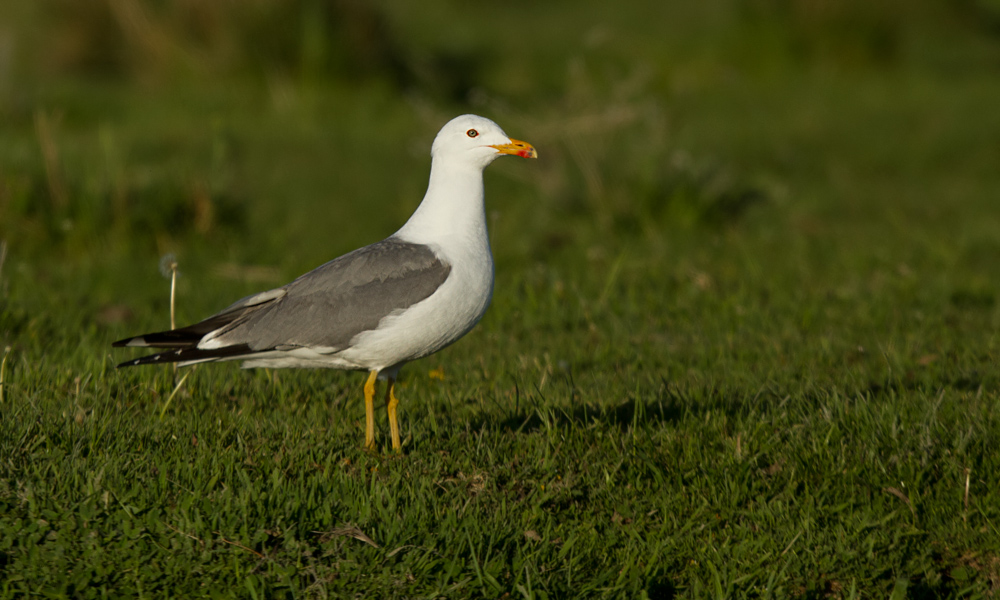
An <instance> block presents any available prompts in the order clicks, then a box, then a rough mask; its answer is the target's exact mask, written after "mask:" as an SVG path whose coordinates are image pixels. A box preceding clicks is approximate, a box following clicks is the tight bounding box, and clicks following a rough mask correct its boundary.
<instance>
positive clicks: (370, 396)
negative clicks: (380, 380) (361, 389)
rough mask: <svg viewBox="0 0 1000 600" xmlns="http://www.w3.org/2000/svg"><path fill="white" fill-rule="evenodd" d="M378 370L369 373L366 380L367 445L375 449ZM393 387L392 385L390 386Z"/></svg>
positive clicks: (370, 448)
mask: <svg viewBox="0 0 1000 600" xmlns="http://www.w3.org/2000/svg"><path fill="white" fill-rule="evenodd" d="M376 377H378V371H372V372H371V373H369V374H368V381H366V382H365V447H366V448H368V449H369V450H374V449H375V378H376ZM390 387H391V386H390Z"/></svg>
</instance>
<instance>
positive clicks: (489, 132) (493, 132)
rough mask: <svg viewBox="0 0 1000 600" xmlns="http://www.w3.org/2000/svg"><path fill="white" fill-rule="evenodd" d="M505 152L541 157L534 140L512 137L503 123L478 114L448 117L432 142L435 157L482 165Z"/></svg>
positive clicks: (524, 156) (528, 156) (523, 156)
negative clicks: (502, 126)
mask: <svg viewBox="0 0 1000 600" xmlns="http://www.w3.org/2000/svg"><path fill="white" fill-rule="evenodd" d="M503 154H513V155H514V156H520V157H522V158H537V157H538V153H537V152H536V151H535V148H534V147H533V146H532V145H531V144H529V143H527V142H522V141H520V140H515V139H513V138H510V137H508V136H507V134H506V133H504V132H503V129H500V126H499V125H497V124H496V123H494V122H493V121H490V120H489V119H487V118H485V117H480V116H477V115H462V116H460V117H455V118H454V119H452V120H451V121H448V123H447V124H445V126H444V127H442V128H441V131H439V132H438V134H437V137H436V138H434V145H433V146H431V156H433V157H434V158H440V159H447V160H459V161H462V162H467V163H470V164H473V165H477V166H478V167H479V168H481V169H483V168H486V165H488V164H490V163H491V162H493V161H494V160H495V159H496V158H497V157H499V156H501V155H503Z"/></svg>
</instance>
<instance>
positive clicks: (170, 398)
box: [160, 365, 191, 421]
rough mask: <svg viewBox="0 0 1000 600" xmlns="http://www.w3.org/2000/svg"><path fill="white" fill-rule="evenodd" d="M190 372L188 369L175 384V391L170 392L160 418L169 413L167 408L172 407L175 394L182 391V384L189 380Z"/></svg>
mask: <svg viewBox="0 0 1000 600" xmlns="http://www.w3.org/2000/svg"><path fill="white" fill-rule="evenodd" d="M175 366H176V365H175ZM190 374H191V371H188V372H187V373H185V374H184V377H181V380H180V381H178V382H177V385H176V386H174V391H172V392H170V395H169V396H167V401H166V402H164V403H163V409H162V410H160V420H161V421H162V420H163V415H165V414H167V408H168V407H170V401H171V400H173V399H174V396H176V395H177V392H179V391H180V389H181V386H182V385H184V382H185V381H186V380H187V378H188V375H190Z"/></svg>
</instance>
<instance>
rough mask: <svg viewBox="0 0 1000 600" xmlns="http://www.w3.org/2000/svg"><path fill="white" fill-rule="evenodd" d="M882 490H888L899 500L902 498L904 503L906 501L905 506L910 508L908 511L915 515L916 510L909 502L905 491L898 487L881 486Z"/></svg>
mask: <svg viewBox="0 0 1000 600" xmlns="http://www.w3.org/2000/svg"><path fill="white" fill-rule="evenodd" d="M882 491H883V492H889V493H890V494H892V495H893V496H895V497H897V498H899V499H900V500H902V501H903V502H904V503H906V508H908V509H910V513H911V514H912V515H913V516H914V517H915V516H917V511H916V510H914V509H913V504H912V503H911V502H910V498H909V497H908V496H907V495H906V493H905V492H903V491H902V490H900V489H899V488H894V487H886V488H882Z"/></svg>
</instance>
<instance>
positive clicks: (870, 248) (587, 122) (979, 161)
mask: <svg viewBox="0 0 1000 600" xmlns="http://www.w3.org/2000/svg"><path fill="white" fill-rule="evenodd" d="M718 5H719V6H723V5H725V6H728V4H726V3H718ZM763 5H764V4H762V6H763ZM387 6H388V5H387ZM588 6H589V5H588ZM623 6H626V7H627V6H632V5H623ZM633 8H634V10H625V9H622V12H621V13H620V14H619V13H615V16H609V15H607V14H605V15H601V14H598V13H599V10H601V9H599V7H596V6H591V7H590V8H589V9H590V10H593V11H594V14H592V15H591V14H590V13H580V14H577V15H576V16H575V17H574V19H577V20H579V23H576V24H578V25H580V27H579V28H578V30H577V29H574V28H573V27H566V26H565V25H564V24H562V22H561V21H560V15H562V14H565V11H566V10H571V9H570V8H567V7H565V6H563V7H562V9H557V8H538V9H536V11H537V12H536V13H533V14H534V16H535V17H537V18H536V19H535V20H534V21H533V22H532V24H530V25H526V30H525V33H526V34H530V35H529V37H531V39H533V40H535V41H536V43H537V49H535V50H530V49H527V48H525V47H523V46H517V47H514V48H511V49H510V53H511V56H510V57H502V56H498V55H497V54H495V53H490V52H487V51H485V50H482V48H481V47H479V46H476V45H475V43H473V42H471V41H469V39H470V38H469V37H468V36H469V31H472V30H477V29H476V28H479V30H482V31H486V32H488V33H484V34H483V35H485V36H487V39H490V40H494V41H496V40H501V39H503V32H504V31H506V32H510V31H513V29H512V28H511V27H510V25H512V24H513V23H516V22H518V21H517V18H516V17H515V16H513V13H512V12H509V11H508V10H507V9H501V8H496V7H495V8H492V9H484V10H488V11H491V12H484V13H483V14H475V15H464V16H462V17H458V16H453V18H454V23H453V27H452V28H451V30H452V31H456V32H459V33H455V36H456V37H455V39H459V40H463V41H461V42H455V45H456V48H457V49H456V48H450V49H449V52H458V53H459V54H461V52H468V53H470V54H471V55H473V56H478V57H479V58H480V59H481V60H482V61H483V62H482V63H481V64H477V63H475V62H474V61H473V62H472V63H470V64H468V65H465V66H466V67H467V68H469V69H472V70H473V71H474V72H475V73H478V74H479V75H478V76H479V77H481V81H478V83H479V84H481V86H482V87H477V88H475V89H474V90H473V92H472V93H469V94H467V95H463V96H461V98H459V99H456V98H451V97H436V96H433V95H424V94H421V93H420V92H419V91H418V92H415V93H401V92H400V89H404V88H405V89H410V88H406V85H409V84H405V83H402V84H398V83H393V82H392V81H389V80H387V79H380V78H375V79H361V80H355V79H344V80H340V79H333V80H330V81H325V80H321V81H315V80H313V79H309V78H306V77H301V78H297V77H293V76H286V75H283V74H282V73H280V72H279V73H278V74H276V75H275V74H272V75H268V76H266V77H263V78H254V77H237V76H231V77H228V78H223V79H220V80H213V79H212V78H211V77H204V76H201V75H197V74H196V75H190V74H188V75H177V74H175V73H171V74H168V75H162V76H160V77H159V78H157V77H152V79H149V78H147V79H144V78H143V77H139V76H134V77H133V76H132V75H130V76H129V77H125V78H111V79H102V78H100V77H89V76H86V77H85V76H75V75H73V76H71V75H66V74H63V75H60V76H58V77H56V76H52V75H46V76H42V75H37V76H33V77H27V76H26V77H25V78H24V81H23V84H22V85H17V86H14V85H12V82H13V81H14V80H13V79H11V78H12V77H13V76H11V75H5V77H8V79H7V80H6V87H0V243H2V244H3V245H2V246H0V353H2V354H0V360H2V361H3V362H2V366H0V382H2V383H0V385H2V387H0V389H2V396H0V597H26V596H38V597H70V598H89V597H109V598H122V597H177V598H188V597H204V596H210V597H243V598H255V599H262V598H327V597H370V598H391V597H400V598H417V597H420V598H425V597H426V598H437V597H446V598H467V597H492V598H570V597H621V598H643V597H648V598H670V597H704V596H710V597H715V598H729V597H795V598H885V597H892V598H910V597H912V598H931V597H963V598H964V597H969V598H976V597H987V598H988V597H995V596H996V595H998V594H1000V399H998V398H1000V376H998V373H997V359H998V355H1000V339H998V336H997V330H998V326H1000V305H998V298H1000V205H998V200H1000V143H998V140H1000V110H997V107H998V106H1000V77H998V76H997V75H998V74H1000V50H998V47H1000V46H998V42H997V40H996V38H995V37H989V35H988V34H986V33H977V34H976V35H968V34H967V31H966V30H963V29H954V28H960V27H964V26H965V25H962V24H961V23H959V24H957V25H956V24H955V23H953V22H950V21H949V22H947V23H944V24H939V23H935V22H933V20H931V21H921V22H919V23H918V25H919V26H920V27H927V28H930V29H929V30H930V31H934V32H937V33H936V34H935V35H931V36H929V37H927V38H926V39H924V38H919V36H918V37H911V38H908V37H906V36H907V35H910V36H915V35H916V34H914V33H913V32H912V31H909V30H907V31H905V32H903V33H901V34H900V35H901V36H903V38H902V39H903V41H899V40H897V42H896V43H897V44H898V48H897V49H896V51H895V53H890V56H888V57H884V56H882V54H880V52H881V51H880V50H878V48H881V46H879V45H878V44H875V46H874V47H875V48H876V50H870V49H869V51H866V52H868V53H867V54H866V53H865V52H861V54H860V56H858V55H855V54H852V53H851V52H849V51H844V52H841V50H843V49H844V48H847V49H848V50H850V49H853V48H855V45H857V44H855V43H854V42H855V41H856V40H855V41H851V39H849V40H848V43H846V45H845V46H844V47H843V48H841V47H840V46H836V45H834V50H833V51H829V49H828V48H826V47H825V46H823V45H822V44H818V46H817V47H818V49H817V48H813V49H812V54H810V53H808V52H806V53H804V54H801V55H800V50H802V49H801V48H800V47H799V46H796V45H794V44H790V45H788V46H787V47H786V46H781V45H780V44H779V42H780V41H781V40H784V42H782V43H785V42H788V40H786V39H785V37H782V35H783V34H781V33H780V32H781V31H783V30H782V27H786V26H787V27H792V28H793V29H794V26H796V23H797V22H795V21H794V20H793V22H792V23H791V25H789V23H788V22H787V21H783V20H781V19H778V18H777V17H774V19H773V20H772V21H769V20H767V19H765V18H764V17H761V16H760V15H758V16H757V17H756V19H757V20H754V19H750V18H748V21H747V22H746V23H744V22H743V21H739V19H737V17H736V16H732V15H737V16H738V15H741V14H743V13H740V12H739V11H738V10H736V9H732V8H731V7H730V9H729V10H730V12H725V11H723V12H722V13H720V14H724V15H730V17H723V16H719V15H716V14H715V13H713V12H712V11H706V12H705V13H704V14H702V13H698V14H697V15H690V14H681V16H685V17H690V18H692V19H695V17H697V19H698V20H697V23H698V28H697V31H698V32H699V35H704V36H707V37H706V38H705V39H707V40H709V41H710V42H711V43H709V42H707V41H704V40H701V39H700V38H698V36H696V35H694V34H693V33H690V32H689V33H687V34H682V33H680V32H681V31H682V30H683V31H686V30H684V28H683V27H681V25H678V24H676V23H675V22H674V21H670V22H671V23H674V24H672V25H669V26H668V25H664V27H666V28H667V31H673V32H675V33H676V34H677V35H676V36H674V37H670V36H666V37H661V36H659V34H658V30H657V27H658V26H657V25H655V24H652V23H649V22H647V17H646V13H645V12H643V11H644V10H645V8H644V5H642V4H641V3H639V4H636V5H635V6H634V7H633ZM646 8H648V7H646ZM385 10H386V11H387V14H389V16H390V18H395V19H398V21H393V23H394V24H395V27H397V30H396V31H402V32H404V33H405V35H404V34H402V33H401V34H400V36H401V38H400V39H402V40H404V41H403V42H401V43H404V44H408V46H406V47H407V48H425V47H426V48H432V47H434V40H428V39H426V35H427V34H425V33H421V31H422V29H421V23H422V22H421V21H419V20H415V21H414V22H412V23H410V24H409V28H407V26H406V24H405V23H403V20H405V19H406V18H410V17H414V16H413V15H410V14H408V13H407V12H406V11H407V9H405V8H402V7H398V6H397V7H391V6H390V7H388V8H385ZM435 10H436V12H435V11H431V13H430V14H431V15H432V16H430V17H426V18H428V19H430V18H432V17H433V18H442V14H444V13H443V12H442V11H443V9H435ZM676 10H679V11H681V13H683V10H681V9H676ZM719 10H720V11H721V10H722V9H719ZM394 11H395V12H394ZM560 11H562V12H560ZM765 13H766V11H765ZM655 14H656V15H657V18H663V19H666V17H665V14H669V11H668V10H667V11H665V13H664V14H661V13H660V12H656V13H655ZM581 15H582V16H581ZM744 16H745V15H744ZM765 16H766V14H765ZM414 18H416V17H414ZM730 19H733V20H730ZM667 21H669V20H665V21H664V22H667ZM741 23H742V24H741ZM798 26H800V27H805V33H806V34H810V35H812V34H815V35H816V36H818V37H819V38H820V39H824V38H822V35H830V36H832V37H830V39H839V38H836V35H835V34H836V32H835V33H834V34H831V33H830V32H829V31H827V30H826V29H824V27H825V25H823V24H822V23H820V25H815V24H814V23H812V22H811V21H808V20H807V21H806V25H804V26H803V25H802V24H801V23H798ZM809 27H818V28H819V29H818V31H813V30H811V29H809ZM914 27H917V26H914ZM949 28H952V29H949ZM917 30H918V31H924V30H922V29H919V28H918V29H917ZM837 31H839V30H837ZM776 32H778V33H776ZM546 33H548V34H551V35H550V36H546V35H543V34H546ZM407 36H409V37H407ZM421 36H423V37H421ZM446 37H447V36H446ZM786 37H792V38H794V37H795V36H786ZM807 37H808V36H807ZM876 37H877V36H876ZM918 38H919V39H918ZM449 39H450V38H449ZM775 39H777V40H779V42H776V41H775ZM795 39H797V38H795ZM810 39H811V38H810ZM878 39H881V38H878ZM914 39H918V41H913V40H914ZM906 40H910V41H906ZM793 41H794V40H793ZM918 42H919V43H918ZM574 43H578V45H574ZM858 44H860V42H859V43H858ZM776 45H777V46H776ZM778 46H780V47H778ZM860 46H861V47H862V48H865V47H866V46H864V44H860ZM748 49H752V50H754V52H748ZM459 51H461V52H459ZM758 51H759V52H760V54H761V56H762V57H759V56H757V55H756V54H755V52H758ZM828 51H829V52H830V55H828V54H827V52H828ZM477 52H478V53H479V54H477ZM530 52H537V53H538V57H539V58H538V60H537V61H534V62H532V61H531V57H532V54H530ZM751 55H753V57H751ZM448 56H451V55H450V54H448ZM831 56H833V58H831ZM435 64H436V63H435ZM463 64H464V63H463ZM483 65H486V66H483ZM442 68H443V67H442ZM476 69H478V70H476ZM0 72H2V71H0ZM415 72H416V73H418V74H419V73H422V71H419V70H415ZM0 81H4V80H3V79H0ZM433 81H437V80H433V79H432V81H431V83H433ZM448 82H450V83H449V84H455V82H454V81H451V80H448ZM460 83H461V82H460ZM475 83H477V82H476V81H472V82H471V84H475ZM415 85H417V89H418V90H419V89H421V88H420V85H425V86H428V87H433V86H432V85H431V84H430V83H427V82H423V83H420V82H418V84H415ZM398 86H402V87H398ZM462 112H477V113H480V114H483V115H485V116H488V117H490V118H493V119H494V120H496V121H498V122H499V123H500V125H501V126H502V127H504V128H505V130H506V131H507V133H509V134H510V135H512V136H514V137H516V138H519V139H525V140H527V141H529V142H531V143H533V144H534V145H535V146H536V147H537V148H538V151H539V156H540V158H539V160H538V161H520V160H516V159H513V158H508V159H504V160H501V161H498V162H497V163H496V164H494V165H493V166H491V167H490V168H489V169H488V170H487V173H486V188H487V213H488V216H489V223H490V233H491V240H492V244H493V250H494V256H495V259H496V270H497V275H496V286H495V292H494V297H493V305H492V306H491V308H490V310H489V312H488V313H487V315H486V317H485V318H484V319H483V321H482V322H481V323H480V324H479V325H478V327H477V328H476V329H474V330H473V331H472V333H470V334H469V335H468V336H466V337H465V338H463V339H462V340H460V341H459V342H458V343H456V344H455V345H453V346H452V347H449V348H447V349H446V350H444V351H442V352H440V353H438V354H436V355H434V356H432V357H429V358H426V359H424V360H421V361H419V362H416V363H413V364H410V365H409V366H407V367H406V368H405V369H404V371H403V374H402V379H401V388H400V389H399V396H400V398H401V404H400V422H401V426H402V437H403V442H404V448H403V452H402V453H401V454H399V455H397V454H393V453H392V452H391V451H389V449H388V439H387V433H388V428H387V425H386V419H385V413H384V410H382V409H381V408H380V409H379V411H378V419H379V421H378V426H379V431H378V435H379V443H380V448H379V449H378V451H376V452H367V451H365V450H364V449H363V448H362V441H363V422H364V406H363V402H362V390H361V388H362V384H363V381H364V376H363V375H362V374H358V373H343V372H337V371H289V370H281V371H266V370H255V371H242V370H240V369H239V368H238V365H236V364H215V365H202V366H198V367H196V368H188V369H180V370H178V371H177V372H176V373H175V372H174V370H173V369H171V368H169V367H162V368H161V367H147V368H138V369H124V370H116V369H115V365H116V364H117V363H118V362H121V361H123V360H126V359H127V358H131V357H134V356H137V355H138V353H137V352H136V351H133V350H118V349H115V350H112V348H111V347H110V344H111V342H113V341H115V340H117V339H119V338H122V337H125V336H127V335H130V334H137V333H144V332H147V331H151V330H157V329H163V328H166V327H167V326H168V325H169V319H170V317H169V314H170V303H169V291H170V281H169V279H168V278H167V277H165V276H164V275H163V273H162V272H161V271H162V270H163V269H162V267H161V263H163V262H164V259H165V258H166V259H170V258H172V259H174V260H176V261H177V263H178V265H179V271H180V275H179V278H178V286H177V320H178V324H186V323H190V322H192V321H194V320H197V319H200V318H202V317H205V316H208V315H209V314H211V313H213V312H214V311H216V310H219V309H221V308H223V307H225V306H226V305H227V304H229V303H230V302H231V301H233V300H235V299H237V298H239V297H242V296H245V295H247V294H250V293H253V292H256V291H261V290H264V289H268V288H270V287H276V286H278V285H281V284H283V283H285V282H287V281H289V280H290V279H291V278H293V277H295V276H297V275H299V274H301V273H302V272H304V271H306V270H308V269H311V268H313V267H315V266H317V265H319V264H321V263H323V262H325V261H327V260H329V259H332V258H334V257H336V256H339V255H340V254H342V253H345V252H347V251H350V250H352V249H354V248H356V247H358V246H360V245H363V244H366V243H370V242H373V241H377V240H378V239H381V238H382V237H385V236H386V235H389V234H390V233H392V232H393V231H395V229H396V228H397V227H398V226H399V225H400V224H402V223H403V222H404V221H405V219H406V218H407V217H408V216H409V214H410V212H411V211H412V210H413V209H414V208H415V207H416V205H417V203H418V202H419V200H420V197H421V196H422V194H423V191H424V186H425V184H426V177H427V171H428V168H429V163H430V160H429V146H430V142H431V140H432V139H433V136H434V134H435V132H436V131H437V129H438V127H439V126H440V125H441V124H443V123H444V122H445V121H447V120H448V119H449V118H451V117H452V116H454V115H456V114H460V113H462Z"/></svg>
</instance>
